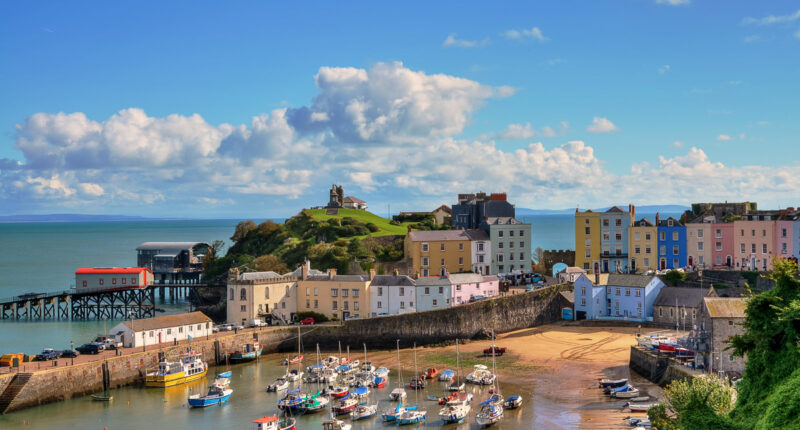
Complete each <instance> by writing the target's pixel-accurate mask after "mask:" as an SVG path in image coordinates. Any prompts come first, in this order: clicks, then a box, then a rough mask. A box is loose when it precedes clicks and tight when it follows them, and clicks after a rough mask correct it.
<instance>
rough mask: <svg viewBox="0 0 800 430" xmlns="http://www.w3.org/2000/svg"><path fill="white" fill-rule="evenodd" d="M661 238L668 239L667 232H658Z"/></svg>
mask: <svg viewBox="0 0 800 430" xmlns="http://www.w3.org/2000/svg"><path fill="white" fill-rule="evenodd" d="M658 237H659V240H667V233H665V232H663V231H661V232H659V233H658Z"/></svg>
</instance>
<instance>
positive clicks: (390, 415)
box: [381, 401, 417, 422]
mask: <svg viewBox="0 0 800 430" xmlns="http://www.w3.org/2000/svg"><path fill="white" fill-rule="evenodd" d="M407 410H409V411H415V410H417V407H416V406H411V407H408V408H405V407H403V402H402V401H400V403H399V404H398V405H397V407H396V408H391V409H385V410H384V411H383V413H382V414H381V419H382V420H383V421H384V422H394V421H396V420H397V417H398V416H400V415H401V414H402V413H403V412H405V411H407Z"/></svg>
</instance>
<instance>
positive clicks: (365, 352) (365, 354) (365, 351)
mask: <svg viewBox="0 0 800 430" xmlns="http://www.w3.org/2000/svg"><path fill="white" fill-rule="evenodd" d="M364 362H365V363H366V362H367V343H366V342H364Z"/></svg>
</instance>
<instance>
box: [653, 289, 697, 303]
mask: <svg viewBox="0 0 800 430" xmlns="http://www.w3.org/2000/svg"><path fill="white" fill-rule="evenodd" d="M707 294H708V290H706V289H704V288H678V287H664V288H662V289H661V292H659V293H658V297H656V301H655V302H653V306H675V304H676V303H677V304H678V306H680V307H687V308H699V307H700V306H701V305H702V304H703V298H704V297H705V296H706V295H707ZM676 300H677V302H676Z"/></svg>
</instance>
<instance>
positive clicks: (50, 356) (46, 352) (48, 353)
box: [36, 348, 61, 361]
mask: <svg viewBox="0 0 800 430" xmlns="http://www.w3.org/2000/svg"><path fill="white" fill-rule="evenodd" d="M58 357H61V351H56V350H55V349H53V348H45V349H43V350H42V352H40V353H39V354H36V360H37V361H47V360H55V359H57V358H58Z"/></svg>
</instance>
